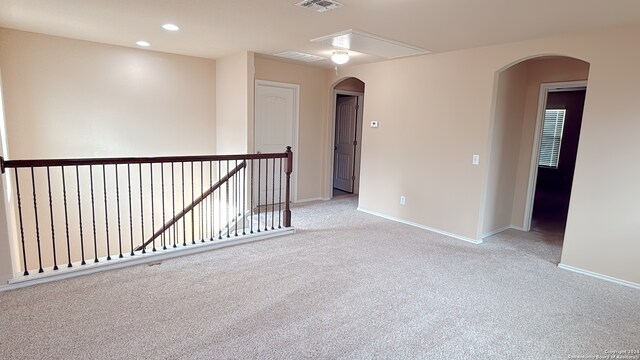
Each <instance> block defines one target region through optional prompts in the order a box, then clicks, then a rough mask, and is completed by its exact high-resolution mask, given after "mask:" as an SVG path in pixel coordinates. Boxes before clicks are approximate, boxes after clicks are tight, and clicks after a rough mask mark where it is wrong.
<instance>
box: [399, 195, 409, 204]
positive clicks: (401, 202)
mask: <svg viewBox="0 0 640 360" xmlns="http://www.w3.org/2000/svg"><path fill="white" fill-rule="evenodd" d="M406 202H407V198H405V197H404V196H400V205H404V204H405V203H406Z"/></svg>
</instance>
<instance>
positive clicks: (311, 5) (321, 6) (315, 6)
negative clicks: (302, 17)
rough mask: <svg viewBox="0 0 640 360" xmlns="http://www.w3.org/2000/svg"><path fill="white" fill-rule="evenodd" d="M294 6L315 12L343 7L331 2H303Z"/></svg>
mask: <svg viewBox="0 0 640 360" xmlns="http://www.w3.org/2000/svg"><path fill="white" fill-rule="evenodd" d="M295 5H296V6H300V7H303V8H305V9H309V10H313V11H316V12H325V11H328V10H333V9H337V8H339V7H342V6H343V5H342V4H340V3H339V2H337V1H333V0H303V1H300V2H299V3H296V4H295Z"/></svg>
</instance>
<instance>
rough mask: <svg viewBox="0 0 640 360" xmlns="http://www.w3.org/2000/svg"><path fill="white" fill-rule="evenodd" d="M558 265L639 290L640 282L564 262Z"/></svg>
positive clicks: (561, 267)
mask: <svg viewBox="0 0 640 360" xmlns="http://www.w3.org/2000/svg"><path fill="white" fill-rule="evenodd" d="M558 267H559V268H560V269H564V270H569V271H573V272H575V273H578V274H582V275H587V276H591V277H594V278H596V279H600V280H605V281H609V282H612V283H616V284H618V285H622V286H628V287H630V288H633V289H637V290H640V284H636V283H634V282H631V281H627V280H622V279H618V278H614V277H613V276H608V275H602V274H598V273H596V272H593V271H589V270H584V269H580V268H577V267H573V266H570V265H565V264H562V263H560V264H558Z"/></svg>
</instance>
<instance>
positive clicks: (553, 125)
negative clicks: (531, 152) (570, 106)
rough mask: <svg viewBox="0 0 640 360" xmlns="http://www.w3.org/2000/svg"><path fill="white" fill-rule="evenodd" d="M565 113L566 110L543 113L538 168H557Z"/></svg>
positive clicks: (552, 110) (549, 110) (548, 110)
mask: <svg viewBox="0 0 640 360" xmlns="http://www.w3.org/2000/svg"><path fill="white" fill-rule="evenodd" d="M566 112H567V110H566V109H547V110H545V111H544V125H543V126H542V140H541V141H540V156H539V158H538V165H539V166H542V167H546V168H552V169H557V168H558V159H559V158H560V145H561V144H562V130H563V129H564V116H565V113H566Z"/></svg>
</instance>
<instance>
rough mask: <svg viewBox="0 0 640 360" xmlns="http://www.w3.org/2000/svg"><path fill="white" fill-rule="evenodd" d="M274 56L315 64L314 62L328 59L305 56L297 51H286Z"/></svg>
mask: <svg viewBox="0 0 640 360" xmlns="http://www.w3.org/2000/svg"><path fill="white" fill-rule="evenodd" d="M273 55H274V56H280V57H283V58H287V59H291V60H297V61H304V62H314V61H320V60H324V59H326V58H323V57H320V56H316V55H311V54H305V53H301V52H297V51H284V52H281V53H277V54H273Z"/></svg>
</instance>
